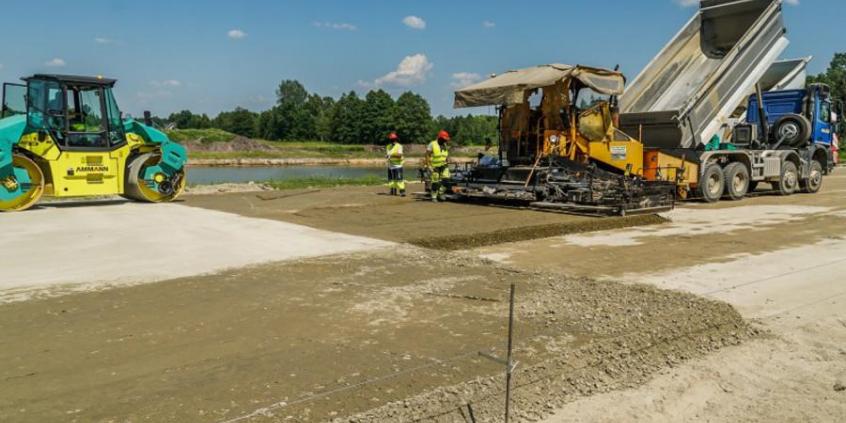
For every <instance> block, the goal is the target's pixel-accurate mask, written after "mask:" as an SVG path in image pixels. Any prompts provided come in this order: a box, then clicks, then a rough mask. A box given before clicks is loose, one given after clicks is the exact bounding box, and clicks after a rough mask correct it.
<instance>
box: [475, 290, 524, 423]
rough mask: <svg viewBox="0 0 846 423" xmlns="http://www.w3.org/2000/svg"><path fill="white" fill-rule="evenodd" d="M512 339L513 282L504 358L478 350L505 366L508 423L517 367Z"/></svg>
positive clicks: (480, 353) (506, 420)
mask: <svg viewBox="0 0 846 423" xmlns="http://www.w3.org/2000/svg"><path fill="white" fill-rule="evenodd" d="M513 339H514V284H513V283H512V284H511V296H510V300H509V301H508V352H507V354H508V355H507V356H506V359H505V360H503V359H501V358H499V357H496V356H494V355H491V354H487V353H485V352H482V351H479V355H481V356H482V357H485V358H487V359H488V360H491V361H494V362H496V363H499V364H502V365H504V366H505V423H508V422H509V420H510V417H511V374H512V373H513V372H514V369H515V368H517V362H515V361H512V354H511V351H512V346H513V342H512V341H513Z"/></svg>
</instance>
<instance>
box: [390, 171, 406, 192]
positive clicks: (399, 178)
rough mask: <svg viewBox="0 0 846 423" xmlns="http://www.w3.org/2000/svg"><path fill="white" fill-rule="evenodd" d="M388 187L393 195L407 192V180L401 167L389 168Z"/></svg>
mask: <svg viewBox="0 0 846 423" xmlns="http://www.w3.org/2000/svg"><path fill="white" fill-rule="evenodd" d="M388 187H389V188H390V189H391V193H395V192H396V191H399V192H400V193H402V192H405V179H403V175H402V168H401V167H396V168H388Z"/></svg>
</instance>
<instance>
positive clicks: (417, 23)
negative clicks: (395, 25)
mask: <svg viewBox="0 0 846 423" xmlns="http://www.w3.org/2000/svg"><path fill="white" fill-rule="evenodd" d="M402 23H404V24H405V26H407V27H409V28H411V29H426V21H424V20H423V18H420V17H417V16H406V17H405V18H404V19H403V20H402Z"/></svg>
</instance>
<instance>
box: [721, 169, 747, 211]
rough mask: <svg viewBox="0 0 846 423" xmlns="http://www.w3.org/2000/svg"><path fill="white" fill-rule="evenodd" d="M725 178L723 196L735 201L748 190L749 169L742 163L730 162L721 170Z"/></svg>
mask: <svg viewBox="0 0 846 423" xmlns="http://www.w3.org/2000/svg"><path fill="white" fill-rule="evenodd" d="M723 173H724V174H725V175H724V176H725V180H726V182H725V183H726V190H725V198H727V199H729V200H732V201H737V200H740V199H742V198H743V197H744V196H746V193H747V192H749V170H747V169H746V166H745V165H744V164H743V163H738V162H734V163H730V164H729V165H728V166H726V168H725V170H724V171H723Z"/></svg>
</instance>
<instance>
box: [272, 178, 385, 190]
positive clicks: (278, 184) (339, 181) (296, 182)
mask: <svg viewBox="0 0 846 423" xmlns="http://www.w3.org/2000/svg"><path fill="white" fill-rule="evenodd" d="M385 183H387V182H386V181H385V178H382V177H379V176H374V175H369V176H361V177H357V178H331V177H321V176H315V177H308V178H292V179H280V180H273V181H265V182H262V184H265V185H268V186H270V187H272V188H273V189H276V190H289V189H305V188H333V187H344V186H374V185H383V184H385Z"/></svg>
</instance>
